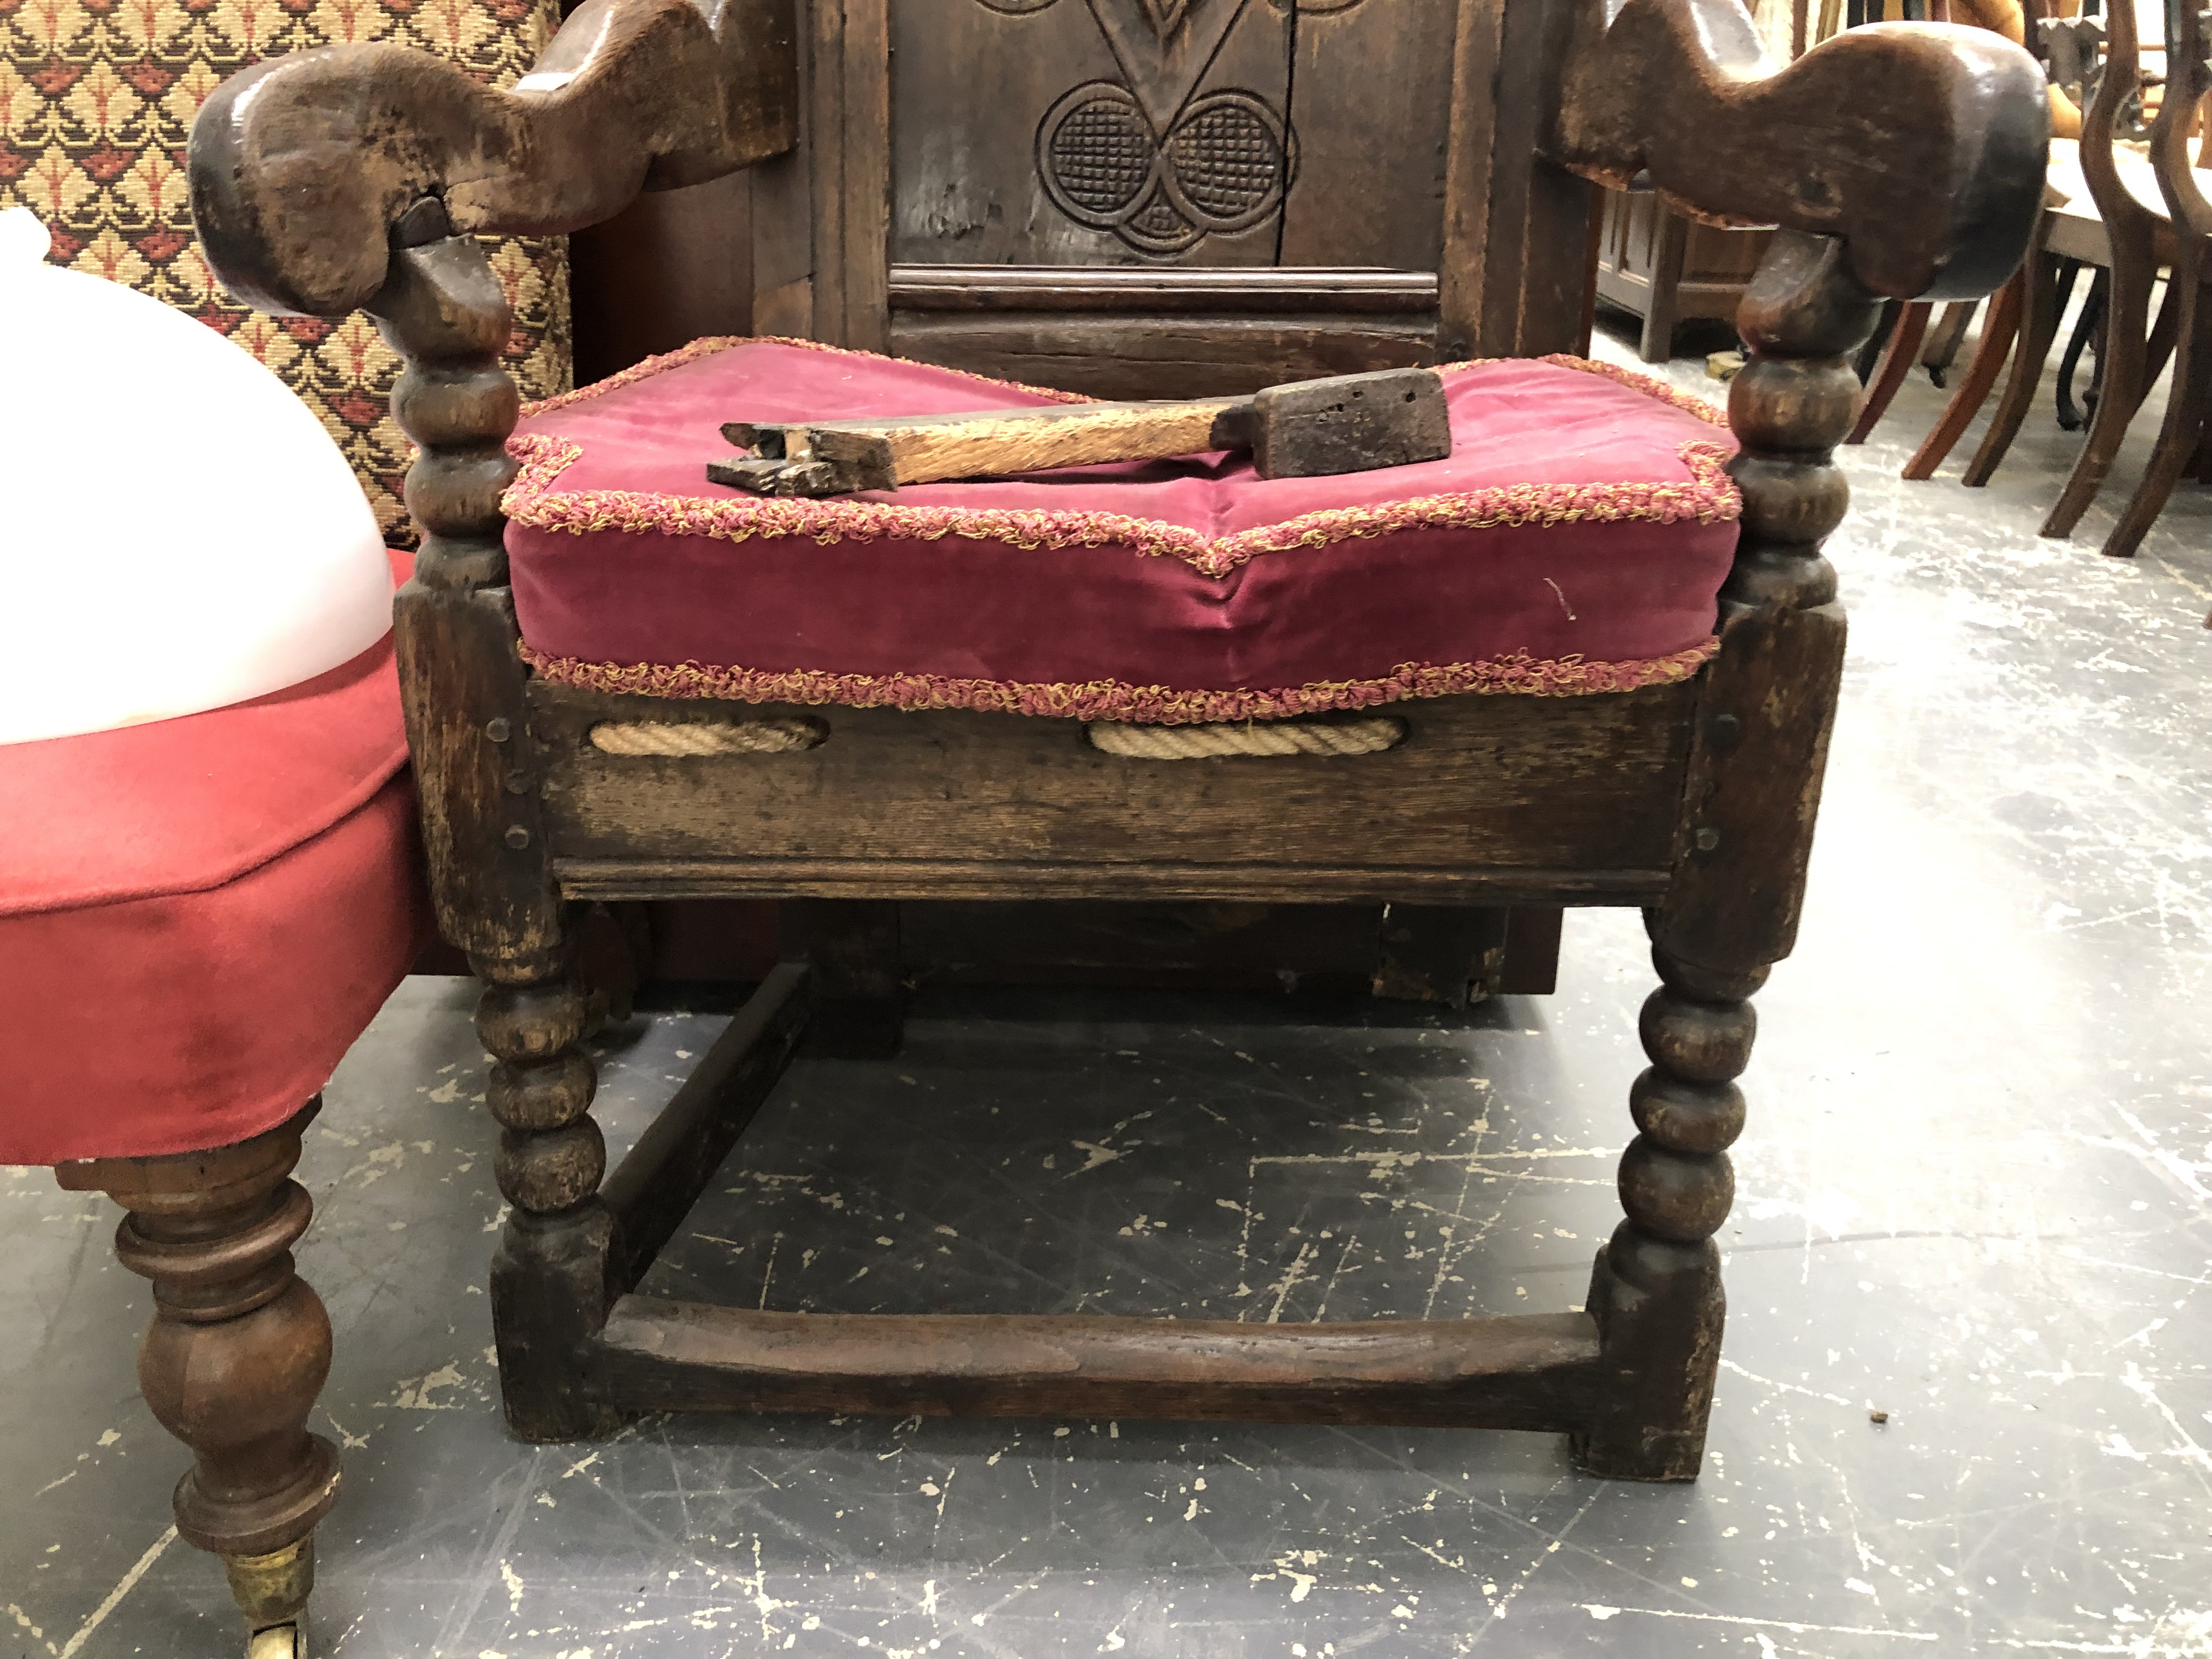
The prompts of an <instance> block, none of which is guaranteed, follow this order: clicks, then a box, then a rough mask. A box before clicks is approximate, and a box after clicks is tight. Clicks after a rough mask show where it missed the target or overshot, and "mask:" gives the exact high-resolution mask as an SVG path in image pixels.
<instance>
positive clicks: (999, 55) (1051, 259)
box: [890, 0, 1457, 270]
mask: <svg viewBox="0 0 2212 1659" xmlns="http://www.w3.org/2000/svg"><path fill="white" fill-rule="evenodd" d="M1456 10H1457V6H1456V3H1455V0H1378V3H1373V4H1370V3H1367V0H900V3H899V4H897V5H896V6H895V7H894V8H893V9H892V12H893V15H892V18H891V30H892V42H891V44H892V66H891V142H892V165H891V187H892V200H893V205H892V221H891V227H890V229H891V247H890V258H891V261H892V263H894V264H962V265H987V264H1139V263H1163V264H1183V265H1240V264H1241V265H1272V264H1283V263H1285V261H1286V259H1287V260H1288V262H1290V263H1294V264H1361V265H1369V266H1376V265H1381V266H1392V267H1395V268H1400V269H1431V270H1432V269H1434V268H1435V260H1436V253H1437V243H1438V240H1439V233H1438V229H1437V224H1438V220H1439V213H1438V201H1437V198H1438V197H1439V195H1440V193H1441V189H1442V178H1443V148H1444V146H1443V138H1444V129H1445V125H1446V122H1447V120H1448V117H1449V97H1450V85H1449V82H1450V64H1451V40H1452V21H1453V18H1454V16H1455V14H1456ZM1294 99H1295V100H1296V102H1297V108H1295V109H1294V108H1293V100H1294ZM1309 107H1310V108H1311V109H1312V110H1314V111H1315V112H1316V114H1317V115H1318V118H1319V125H1316V124H1315V122H1314V121H1313V120H1310V119H1309V118H1307V117H1306V116H1305V114H1304V111H1305V110H1306V109H1308V108H1309ZM1386 110H1387V111H1388V112H1389V113H1388V114H1387V116H1386V115H1385V114H1384V113H1383V112H1384V111H1386ZM1316 173H1317V174H1318V176H1319V177H1320V179H1321V188H1320V189H1319V190H1318V191H1313V190H1309V189H1307V188H1306V187H1305V185H1304V180H1305V179H1307V178H1308V177H1309V176H1313V175H1315V174H1316ZM1362 179H1364V187H1363V188H1361V195H1362V197H1364V199H1362V200H1360V201H1358V203H1356V204H1352V203H1347V202H1346V201H1345V199H1344V197H1343V196H1342V194H1341V192H1342V191H1344V190H1346V189H1347V188H1351V187H1354V186H1356V185H1360V183H1361V181H1362ZM1332 198H1334V199H1333V201H1332ZM1309 202H1311V204H1312V205H1311V206H1310V207H1309V206H1308V203H1309ZM1377 204H1382V205H1380V206H1378V205H1377ZM1333 210H1334V212H1333Z"/></svg>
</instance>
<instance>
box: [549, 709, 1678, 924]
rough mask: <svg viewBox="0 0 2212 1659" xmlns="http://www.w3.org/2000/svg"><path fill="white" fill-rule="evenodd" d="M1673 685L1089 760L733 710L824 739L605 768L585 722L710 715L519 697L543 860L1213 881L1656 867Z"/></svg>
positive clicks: (884, 727)
mask: <svg viewBox="0 0 2212 1659" xmlns="http://www.w3.org/2000/svg"><path fill="white" fill-rule="evenodd" d="M1693 695H1694V693H1693V691H1692V689H1691V688H1690V687H1688V686H1662V687H1655V688H1652V689H1650V690H1643V691H1635V692H1628V693H1620V694H1613V695H1606V696H1587V697H1559V698H1544V697H1504V696H1498V697H1485V696H1469V697H1449V698H1437V699H1434V700H1431V701H1424V702H1407V703H1399V704H1395V705H1393V708H1394V709H1395V710H1398V711H1402V713H1403V714H1404V716H1405V718H1406V719H1407V720H1408V721H1409V723H1410V726H1411V730H1410V732H1409V733H1408V736H1407V739H1406V741H1405V742H1404V743H1403V744H1401V745H1399V746H1398V747H1397V748H1395V749H1392V750H1387V751H1385V752H1383V753H1382V754H1378V755H1371V756H1363V757H1357V758H1354V759H1352V760H1350V761H1348V762H1347V761H1344V760H1339V759H1334V758H1325V757H1314V756H1304V755H1297V756H1279V757H1245V758H1230V759H1224V760H1219V761H1194V762H1186V763H1180V764H1177V765H1173V766H1163V765H1159V764H1156V763H1143V762H1139V761H1132V760H1127V759H1123V758H1121V757H1115V756H1110V755H1104V754H1101V753H1100V752H1099V751H1098V750H1095V749H1092V748H1091V746H1090V745H1089V744H1087V743H1086V742H1085V740H1084V734H1083V725H1082V722H1080V721H1079V720H1033V719H1028V718H1024V717H1023V716H1019V715H1012V714H974V713H969V712H966V711H961V710H942V711H933V712H929V713H922V714H908V713H904V712H902V711H898V710H894V709H865V708H862V709H854V708H825V709H814V710H804V711H787V710H783V709H781V708H767V707H766V706H763V708H761V709H752V708H748V709H747V710H746V711H745V712H746V713H747V714H749V715H757V714H763V713H765V714H781V713H788V712H802V713H808V714H812V715H813V716H814V717H815V718H817V719H821V720H826V721H827V722H828V724H829V739H828V740H827V741H826V742H824V743H823V744H822V745H821V746H820V747H818V748H816V749H811V750H805V751H803V752H800V753H798V754H792V755H774V756H738V755H732V756H716V757H696V758H694V757H615V756H611V755H605V754H602V753H600V752H599V750H595V749H592V747H591V746H590V745H589V744H588V743H587V742H586V741H585V740H584V734H585V733H586V732H587V731H588V730H589V728H590V726H592V724H593V723H594V722H596V721H599V720H612V719H618V718H619V719H629V720H683V721H698V720H708V721H711V720H716V719H721V718H727V716H726V714H723V713H721V712H720V711H719V710H717V709H716V708H715V707H714V705H712V704H706V703H701V702H680V701H662V700H656V699H651V698H636V697H613V696H605V695H602V694H599V693H592V692H582V691H576V690H569V689H567V688H562V687H555V686H550V685H547V684H543V683H537V682H533V683H532V686H531V689H530V696H531V707H532V726H533V728H534V729H535V730H536V732H538V735H539V737H540V738H541V739H543V740H544V742H545V743H546V744H548V745H549V747H550V750H551V751H552V752H551V756H550V758H549V761H548V763H547V771H546V775H545V786H544V812H545V814H546V817H547V823H548V826H549V830H548V833H549V834H550V836H551V837H552V845H553V849H554V855H555V857H556V859H558V860H562V861H564V862H573V861H574V860H594V859H599V860H605V859H622V860H647V859H656V860H728V861H729V862H730V863H731V865H732V873H733V874H734V873H738V866H742V865H743V864H744V863H746V862H750V861H755V860H759V861H769V860H827V859H842V860H896V861H903V862H912V863H915V864H916V865H925V864H929V863H945V862H967V861H970V860H978V859H989V860H1010V861H1013V862H1016V863H1021V864H1029V865H1045V864H1054V863H1064V864H1068V865H1087V864H1108V865H1117V866H1138V865H1143V864H1147V863H1158V864H1166V865H1172V866H1184V867H1188V866H1200V865H1205V864H1209V863H1216V864H1219V865H1221V866H1225V868H1224V870H1223V874H1224V876H1225V878H1228V879H1229V880H1230V881H1231V883H1232V884H1233V883H1234V881H1235V879H1236V877H1235V871H1234V868H1233V866H1238V865H1245V864H1249V863H1254V862H1257V863H1261V864H1265V865H1269V866H1282V867H1295V866H1316V867H1348V866H1362V865H1371V866H1404V867H1410V868H1422V867H1432V868H1439V869H1449V868H1451V867H1454V866H1481V867H1489V868H1502V869H1504V870H1505V871H1508V872H1510V871H1516V870H1519V871H1530V870H1559V871H1571V870H1577V869H1587V870H1593V871H1596V870H1656V869H1662V868H1664V867H1665V866H1667V865H1668V864H1669V863H1670V862H1671V860H1672V849H1673V833H1674V810H1675V803H1676V799H1677V798H1678V796H1679V793H1680V769H1681V766H1682V762H1683V757H1684V754H1685V752H1686V750H1685V745H1686V740H1687V732H1688V728H1687V718H1688V713H1687V711H1688V708H1689V707H1690V703H1691V700H1692V696H1693ZM860 801H866V803H867V808H866V811H854V805H853V804H854V803H856V802H860ZM948 896H950V895H948Z"/></svg>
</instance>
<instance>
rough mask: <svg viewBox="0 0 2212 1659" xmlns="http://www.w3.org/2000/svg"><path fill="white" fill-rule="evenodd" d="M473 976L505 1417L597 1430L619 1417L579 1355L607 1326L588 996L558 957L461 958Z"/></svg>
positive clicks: (607, 1242) (540, 1433) (535, 1433)
mask: <svg viewBox="0 0 2212 1659" xmlns="http://www.w3.org/2000/svg"><path fill="white" fill-rule="evenodd" d="M470 965H471V966H472V967H473V968H475V969H476V970H477V975H478V976H479V977H481V978H482V979H483V980H484V981H486V983H485V985H484V988H483V995H482V997H481V998H479V999H478V1000H477V1036H479V1037H480V1038H482V1039H483V1045H484V1047H485V1048H487V1049H489V1051H490V1053H491V1055H492V1059H493V1064H492V1070H491V1082H490V1085H489V1088H488V1090H487V1091H486V1093H487V1096H488V1098H489V1105H490V1107H491V1114H492V1115H493V1116H494V1117H495V1118H496V1119H497V1120H498V1121H499V1124H500V1137H499V1153H498V1156H497V1158H496V1159H495V1166H494V1173H495V1176H496V1177H497V1179H498V1182H499V1190H500V1194H501V1196H502V1197H504V1198H505V1199H506V1200H507V1203H508V1204H510V1205H511V1206H513V1210H512V1212H510V1213H509V1215H508V1217H507V1228H506V1231H504V1232H503V1233H502V1234H501V1237H500V1242H499V1249H498V1250H497V1252H496V1253H495V1255H493V1257H492V1265H491V1310H492V1330H493V1335H494V1337H495V1340H496V1342H497V1344H498V1347H499V1375H500V1393H501V1398H502V1400H503V1401H504V1403H505V1405H506V1408H507V1426H508V1427H509V1428H511V1429H512V1430H513V1431H514V1432H515V1434H516V1435H517V1436H519V1437H520V1438H522V1439H525V1440H530V1441H539V1442H544V1441H561V1440H580V1439H585V1438H588V1437H591V1436H593V1435H598V1434H604V1433H606V1432H608V1431H611V1430H612V1429H613V1428H615V1427H616V1426H617V1424H619V1422H620V1421H621V1418H620V1414H619V1413H616V1412H614V1411H611V1410H610V1409H608V1408H607V1407H604V1406H601V1405H599V1404H597V1403H596V1402H594V1401H591V1400H589V1399H587V1398H586V1395H585V1392H584V1378H583V1356H584V1352H585V1351H586V1348H587V1347H588V1346H590V1344H591V1343H592V1340H593V1339H594V1338H596V1337H597V1336H598V1335H599V1328H600V1327H601V1326H602V1325H604V1324H605V1322H606V1316H607V1306H608V1300H609V1297H608V1289H607V1259H608V1252H609V1250H610V1249H611V1245H612V1242H613V1220H612V1218H611V1217H610V1215H609V1214H608V1212H607V1209H606V1206H605V1205H604V1204H602V1203H601V1202H600V1200H599V1177H600V1176H602V1175H603V1174H605V1170H606V1162H607V1152H606V1143H605V1140H604V1139H602V1138H601V1137H600V1134H599V1125H598V1124H597V1123H596V1122H594V1121H592V1113H591V1106H592V1093H593V1091H594V1090H595V1089H596V1087H597V1085H598V1078H597V1073H596V1072H595V1070H594V1068H593V1066H592V1061H591V1057H590V1056H589V1055H588V1054H585V1053H584V1052H583V1050H582V1048H580V1046H579V1045H580V1043H581V1042H582V1040H583V1036H584V1028H585V1024H586V1015H587V1013H588V1009H589V1000H588V998H587V997H586V994H585V992H584V989H583V987H582V985H581V984H580V981H579V980H578V978H577V976H576V974H575V972H574V969H573V967H572V966H571V965H570V963H569V962H568V958H567V956H566V954H565V953H564V952H560V951H556V952H555V953H554V954H552V955H551V956H550V957H548V958H543V959H539V960H537V961H531V960H524V961H521V962H515V961H511V960H510V961H499V960H495V959H491V958H486V957H471V959H470Z"/></svg>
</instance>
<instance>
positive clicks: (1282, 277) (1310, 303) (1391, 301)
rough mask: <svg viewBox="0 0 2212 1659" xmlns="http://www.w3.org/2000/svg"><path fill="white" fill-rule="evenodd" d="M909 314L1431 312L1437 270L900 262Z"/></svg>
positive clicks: (896, 296)
mask: <svg viewBox="0 0 2212 1659" xmlns="http://www.w3.org/2000/svg"><path fill="white" fill-rule="evenodd" d="M890 301H891V304H892V306H893V307H895V308H896V309H899V310H902V311H954V312H975V311H988V312H1010V311H1012V312H1044V313H1058V312H1066V311H1084V312H1093V311H1105V312H1121V313H1143V314H1145V315H1148V316H1184V315H1192V314H1197V315H1232V314H1241V313H1260V314H1262V315H1269V314H1272V315H1277V316H1282V315H1295V314H1298V313H1309V312H1312V313H1328V314H1330V315H1332V316H1351V315H1359V316H1369V315H1376V314H1381V315H1386V316H1397V317H1401V318H1403V317H1413V316H1427V315H1429V314H1431V313H1433V312H1434V311H1435V310H1436V308H1437V278H1436V273H1435V272H1433V271H1427V270H1343V269H1340V268H1338V267H1336V266H1332V265H1283V266H1278V267H1276V268H1274V269H1273V270H1217V269H1210V268H1206V267H1198V268H1190V267H1185V266H1165V267H1161V266H1144V267H1141V268H1132V267H1129V266H1093V267H1085V268H1080V269H1075V270H1071V269H1069V268H1067V267H1066V266H1064V265H893V266H892V267H891V283H890Z"/></svg>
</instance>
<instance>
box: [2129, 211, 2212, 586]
mask: <svg viewBox="0 0 2212 1659" xmlns="http://www.w3.org/2000/svg"><path fill="white" fill-rule="evenodd" d="M2202 275H2203V258H2202V256H2201V254H2199V252H2197V246H2196V245H2185V246H2184V247H2183V250H2182V255H2181V258H2179V259H2177V260H2176V261H2175V263H2174V267H2173V279H2172V291H2173V292H2174V293H2177V294H2179V296H2180V313H2179V317H2178V319H2176V324H2175V336H2176V339H2177V341H2178V344H2177V346H2176V348H2175V350H2174V356H2173V380H2172V388H2171V390H2169V391H2168V392H2167V393H2166V418H2165V420H2164V421H2163V422H2160V426H2159V429H2158V443H2157V445H2156V447H2154V448H2153V449H2152V451H2151V456H2150V465H2148V466H2147V467H2145V468H2144V469H2143V476H2142V481H2141V482H2140V483H2137V484H2136V491H2135V494H2134V495H2132V496H2131V497H2130V498H2129V501H2128V504H2127V507H2126V508H2125V509H2124V511H2123V512H2122V513H2121V514H2120V521H2119V523H2118V525H2116V526H2113V528H2112V535H2111V536H2110V537H2109V538H2106V543H2105V548H2104V550H2105V552H2106V555H2107V556H2110V557H2112V558H2116V559H2127V558H2133V557H2134V556H2135V552H2136V549H2137V548H2138V547H2140V546H2142V538H2144V537H2145V536H2147V535H2148V534H2149V533H2150V527H2151V526H2152V525H2154V524H2155V523H2157V522H2158V515H2159V514H2160V513H2162V512H2164V511H2165V510H2166V497H2167V496H2169V495H2172V493H2173V486H2174V485H2175V484H2176V483H2179V482H2180V480H2181V475H2182V474H2183V472H2185V471H2187V470H2188V467H2189V465H2190V464H2191V461H2193V460H2194V459H2196V456H2197V446H2198V443H2199V442H2200V441H2202V439H2203V435H2204V423H2205V416H2206V415H2207V413H2208V411H2212V307H2207V306H2206V305H2205V304H2204V294H2203V288H2202V286H2201V277H2202Z"/></svg>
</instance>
